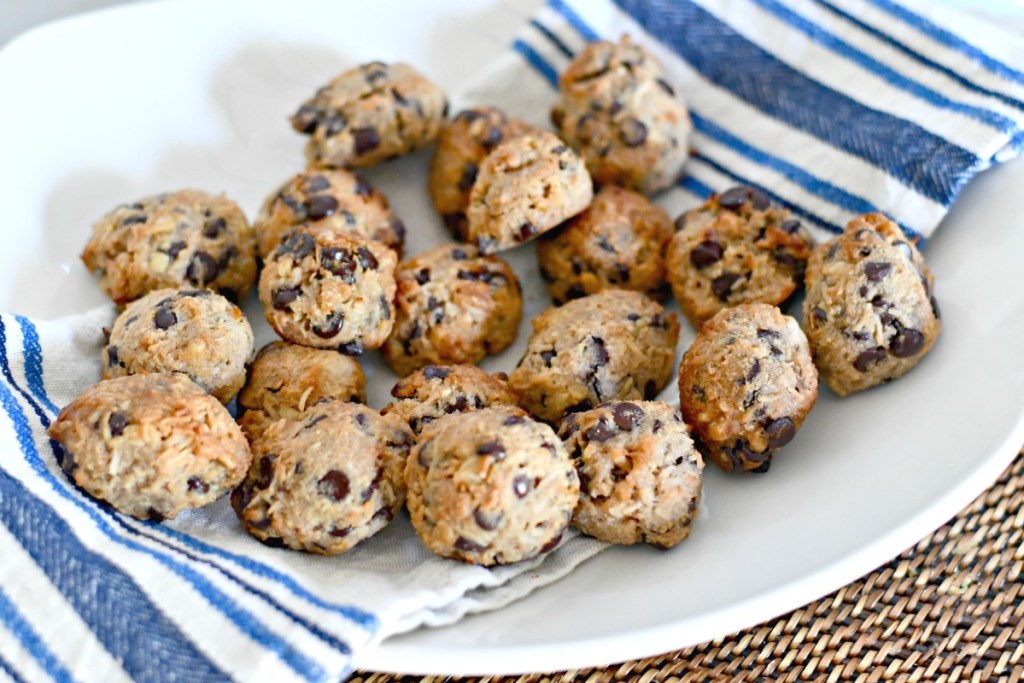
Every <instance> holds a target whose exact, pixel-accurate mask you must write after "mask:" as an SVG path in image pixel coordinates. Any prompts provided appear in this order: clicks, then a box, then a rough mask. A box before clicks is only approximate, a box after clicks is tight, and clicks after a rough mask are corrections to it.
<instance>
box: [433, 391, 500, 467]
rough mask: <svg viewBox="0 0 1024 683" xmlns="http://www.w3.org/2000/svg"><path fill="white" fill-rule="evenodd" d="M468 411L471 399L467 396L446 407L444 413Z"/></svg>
mask: <svg viewBox="0 0 1024 683" xmlns="http://www.w3.org/2000/svg"><path fill="white" fill-rule="evenodd" d="M467 409H469V399H467V398H466V397H465V396H459V397H457V398H456V399H455V403H453V404H451V405H447V406H445V407H444V412H445V413H446V414H448V415H451V414H452V413H464V412H466V410H467ZM502 457H504V456H502ZM500 459H501V458H499V460H500Z"/></svg>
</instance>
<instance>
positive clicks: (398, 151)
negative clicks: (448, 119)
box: [291, 62, 448, 168]
mask: <svg viewBox="0 0 1024 683" xmlns="http://www.w3.org/2000/svg"><path fill="white" fill-rule="evenodd" d="M447 115H448V100H447V99H446V98H445V94H444V91H442V90H441V88H439V87H438V86H437V85H435V84H434V83H431V82H430V81H429V80H427V79H426V78H425V77H424V76H423V75H422V74H420V73H419V72H418V71H416V70H415V69H413V68H412V67H411V66H409V65H408V64H384V63H382V62H370V63H369V64H363V65H361V66H358V67H356V68H354V69H349V70H348V71H345V72H344V73H342V74H340V75H338V76H337V77H335V78H334V79H333V80H331V81H330V82H329V83H328V84H327V85H325V86H323V87H322V88H319V89H318V90H317V91H316V94H315V95H313V97H311V98H310V99H308V100H306V101H305V102H304V103H303V104H302V106H301V107H299V109H298V111H296V112H295V115H294V116H292V119H291V122H292V127H293V128H294V129H295V130H297V131H298V132H300V133H305V134H306V135H309V142H308V143H306V159H307V160H308V161H309V163H310V164H311V165H313V166H334V167H338V168H362V167H365V166H373V165H375V164H379V163H380V162H382V161H388V160H390V159H393V158H394V157H397V156H401V155H403V154H408V153H409V152H413V151H415V150H417V149H421V148H423V147H426V146H427V145H428V144H429V143H430V142H431V141H432V140H433V139H434V138H436V137H437V134H438V133H439V132H440V130H441V124H442V123H443V122H444V117H445V116H447Z"/></svg>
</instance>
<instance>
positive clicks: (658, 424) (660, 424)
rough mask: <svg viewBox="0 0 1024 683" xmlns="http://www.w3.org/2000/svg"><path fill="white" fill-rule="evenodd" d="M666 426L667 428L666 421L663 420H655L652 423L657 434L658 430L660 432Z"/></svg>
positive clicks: (652, 429) (653, 430)
mask: <svg viewBox="0 0 1024 683" xmlns="http://www.w3.org/2000/svg"><path fill="white" fill-rule="evenodd" d="M664 428H665V423H664V422H662V421H661V420H655V421H654V423H653V424H651V431H652V432H654V433H655V434H657V433H658V432H660V431H661V430H662V429H664Z"/></svg>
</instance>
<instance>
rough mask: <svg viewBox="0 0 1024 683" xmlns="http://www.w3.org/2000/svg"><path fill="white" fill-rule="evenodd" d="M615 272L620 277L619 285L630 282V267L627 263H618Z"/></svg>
mask: <svg viewBox="0 0 1024 683" xmlns="http://www.w3.org/2000/svg"><path fill="white" fill-rule="evenodd" d="M615 271H616V273H617V274H618V276H619V284H625V283H627V282H629V266H627V265H626V264H625V263H616V264H615Z"/></svg>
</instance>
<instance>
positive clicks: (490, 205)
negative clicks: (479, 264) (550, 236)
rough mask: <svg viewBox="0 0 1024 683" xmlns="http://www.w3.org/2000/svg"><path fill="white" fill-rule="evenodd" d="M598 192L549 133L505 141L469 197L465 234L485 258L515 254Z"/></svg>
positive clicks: (486, 162)
mask: <svg viewBox="0 0 1024 683" xmlns="http://www.w3.org/2000/svg"><path fill="white" fill-rule="evenodd" d="M593 195H594V189H593V186H592V184H591V181H590V175H589V174H588V173H587V169H586V167H585V166H584V165H583V162H582V161H580V158H579V157H578V156H576V153H575V152H573V151H572V150H571V149H570V148H569V147H568V146H567V145H566V144H565V143H564V142H562V141H561V140H559V139H558V138H557V137H555V136H554V135H552V134H551V133H548V132H544V131H534V132H529V133H524V134H522V135H519V136H517V137H514V138H512V139H511V140H507V141H505V142H503V143H501V144H500V145H498V146H497V147H495V148H494V150H493V151H492V152H491V153H490V154H488V155H487V156H486V157H484V159H483V161H481V162H480V167H479V170H478V172H477V175H476V182H474V183H473V187H472V189H471V190H470V193H469V207H468V208H467V209H466V231H465V234H457V235H456V236H457V237H458V238H459V239H461V240H462V241H464V242H471V243H474V244H476V245H477V246H478V247H479V248H480V251H482V252H483V253H485V254H493V253H494V252H496V251H501V250H503V249H511V248H512V247H515V246H517V245H519V244H522V243H523V242H527V241H529V240H531V239H533V238H534V237H536V236H537V235H540V234H541V233H544V232H547V231H548V230H550V229H552V228H554V227H555V226H557V225H558V224H560V223H561V222H563V221H565V220H567V219H569V218H572V217H573V216H575V215H576V214H578V213H579V212H580V211H583V209H585V208H587V206H588V205H589V204H590V200H591V199H592V198H593Z"/></svg>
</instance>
